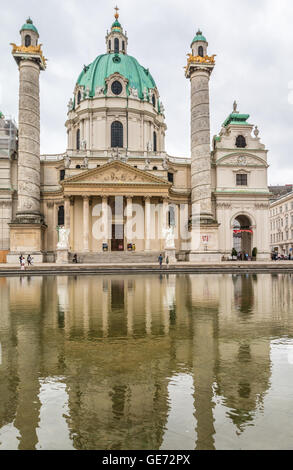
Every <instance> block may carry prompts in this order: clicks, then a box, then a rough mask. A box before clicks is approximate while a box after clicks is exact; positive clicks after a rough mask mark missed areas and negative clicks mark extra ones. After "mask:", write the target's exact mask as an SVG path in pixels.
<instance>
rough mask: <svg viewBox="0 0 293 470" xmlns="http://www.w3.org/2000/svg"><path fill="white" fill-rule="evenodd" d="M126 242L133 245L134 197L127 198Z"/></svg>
mask: <svg viewBox="0 0 293 470" xmlns="http://www.w3.org/2000/svg"><path fill="white" fill-rule="evenodd" d="M126 240H127V243H132V197H127V198H126Z"/></svg>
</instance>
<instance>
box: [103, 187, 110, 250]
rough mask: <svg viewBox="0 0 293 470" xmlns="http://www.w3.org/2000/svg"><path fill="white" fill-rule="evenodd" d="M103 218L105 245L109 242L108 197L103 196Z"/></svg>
mask: <svg viewBox="0 0 293 470" xmlns="http://www.w3.org/2000/svg"><path fill="white" fill-rule="evenodd" d="M102 218H103V222H102V223H103V226H104V234H105V235H104V241H105V243H108V242H109V230H108V229H109V220H108V197H107V196H103V198H102Z"/></svg>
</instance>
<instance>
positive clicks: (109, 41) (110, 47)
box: [109, 41, 111, 52]
mask: <svg viewBox="0 0 293 470" xmlns="http://www.w3.org/2000/svg"><path fill="white" fill-rule="evenodd" d="M109 52H111V41H109Z"/></svg>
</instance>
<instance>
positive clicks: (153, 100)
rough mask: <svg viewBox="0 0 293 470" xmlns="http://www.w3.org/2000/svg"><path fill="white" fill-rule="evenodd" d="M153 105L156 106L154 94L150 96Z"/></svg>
mask: <svg viewBox="0 0 293 470" xmlns="http://www.w3.org/2000/svg"><path fill="white" fill-rule="evenodd" d="M152 102H153V107H154V108H155V107H156V97H155V95H153V96H152Z"/></svg>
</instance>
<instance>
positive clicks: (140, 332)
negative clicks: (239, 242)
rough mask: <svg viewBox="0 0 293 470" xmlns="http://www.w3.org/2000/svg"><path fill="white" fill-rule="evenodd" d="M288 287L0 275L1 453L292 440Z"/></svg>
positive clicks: (272, 279) (273, 282) (281, 281)
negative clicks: (5, 451)
mask: <svg viewBox="0 0 293 470" xmlns="http://www.w3.org/2000/svg"><path fill="white" fill-rule="evenodd" d="M292 287H293V277H291V275H268V274H263V275H255V276H250V275H247V276H241V275H239V276H238V275H228V274H225V275H178V276H176V275H162V276H159V275H150V276H148V275H137V276H125V275H124V276H80V277H79V276H75V277H74V276H72V277H70V276H69V277H67V276H60V277H58V276H56V277H54V276H52V277H31V278H27V277H21V278H19V277H17V278H13V277H9V278H0V449H1V450H3V449H115V450H118V449H124V450H129V449H154V450H155V449H162V450H163V449H178V450H179V449H184V450H192V449H293V290H292Z"/></svg>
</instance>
